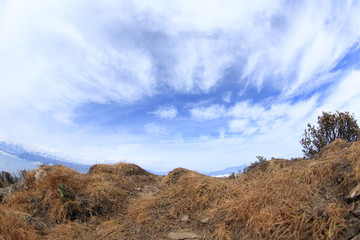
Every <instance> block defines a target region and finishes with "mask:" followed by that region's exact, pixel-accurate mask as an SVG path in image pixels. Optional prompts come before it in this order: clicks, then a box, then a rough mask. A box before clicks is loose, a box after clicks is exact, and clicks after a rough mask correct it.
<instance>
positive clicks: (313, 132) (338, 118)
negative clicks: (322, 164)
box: [300, 111, 360, 158]
mask: <svg viewBox="0 0 360 240" xmlns="http://www.w3.org/2000/svg"><path fill="white" fill-rule="evenodd" d="M322 114H323V115H322V116H318V121H317V123H318V126H317V127H316V128H315V126H314V125H311V124H310V123H309V124H308V128H307V129H305V132H304V138H303V139H301V141H300V143H301V145H302V146H303V148H304V149H303V153H304V156H305V157H306V158H313V157H315V156H316V155H317V154H318V153H319V151H320V150H321V149H322V148H323V147H324V146H326V145H327V144H329V143H331V142H333V141H334V140H336V139H338V138H342V139H344V140H345V141H348V142H355V141H357V140H358V139H359V136H360V130H359V126H358V124H357V123H356V120H355V118H354V115H350V114H349V112H339V111H336V113H335V114H331V112H328V113H327V112H323V113H322Z"/></svg>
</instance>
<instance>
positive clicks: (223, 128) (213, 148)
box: [0, 0, 360, 171]
mask: <svg viewBox="0 0 360 240" xmlns="http://www.w3.org/2000/svg"><path fill="white" fill-rule="evenodd" d="M359 12H360V1H351V0H339V1H330V0H329V1H300V0H299V1H280V0H271V1H270V0H261V1H260V0H254V1H245V0H157V1H150V0H148V1H145V0H92V1H88V0H62V1H47V0H0V141H6V142H8V143H15V144H20V145H23V146H24V147H25V148H26V149H28V150H29V151H41V152H46V153H51V154H53V155H55V156H60V157H63V158H66V159H67V160H68V161H72V162H77V163H84V164H95V163H116V162H127V163H135V164H138V165H140V166H141V167H143V168H146V169H151V170H154V171H169V170H172V169H174V168H176V167H185V168H188V169H192V170H197V171H213V170H219V169H224V168H226V167H230V166H240V165H243V164H249V163H251V162H254V161H255V160H256V158H255V157H256V156H265V157H266V158H268V159H269V158H271V157H275V158H291V157H302V156H303V154H302V147H301V144H300V143H299V141H300V140H301V138H302V134H303V132H304V129H305V128H306V125H307V123H312V124H315V123H316V120H317V116H319V115H321V113H322V111H332V112H335V111H336V110H339V111H349V112H350V113H354V114H355V118H356V119H360V118H359V117H360V60H359V59H360V14H359Z"/></svg>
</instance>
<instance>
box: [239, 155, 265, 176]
mask: <svg viewBox="0 0 360 240" xmlns="http://www.w3.org/2000/svg"><path fill="white" fill-rule="evenodd" d="M256 159H257V161H255V162H253V163H251V164H250V165H249V166H247V167H245V168H244V169H243V171H242V173H247V172H249V171H251V170H253V169H254V168H256V167H257V166H259V165H260V164H261V163H263V162H265V161H266V158H265V157H264V156H256Z"/></svg>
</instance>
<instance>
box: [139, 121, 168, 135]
mask: <svg viewBox="0 0 360 240" xmlns="http://www.w3.org/2000/svg"><path fill="white" fill-rule="evenodd" d="M144 127H145V131H146V132H147V133H149V134H152V135H164V134H167V133H168V131H167V129H166V127H164V126H161V125H159V124H156V123H148V124H146V125H145V126H144Z"/></svg>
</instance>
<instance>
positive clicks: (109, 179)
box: [0, 140, 360, 240]
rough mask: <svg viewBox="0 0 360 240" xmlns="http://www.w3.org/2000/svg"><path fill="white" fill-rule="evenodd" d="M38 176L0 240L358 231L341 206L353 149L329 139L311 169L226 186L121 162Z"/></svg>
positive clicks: (258, 170) (270, 167)
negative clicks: (173, 233) (186, 232)
mask: <svg viewBox="0 0 360 240" xmlns="http://www.w3.org/2000/svg"><path fill="white" fill-rule="evenodd" d="M41 170H42V171H43V173H44V174H43V177H42V178H41V179H38V180H36V179H35V176H36V175H37V172H36V171H39V170H34V171H32V172H29V173H27V174H26V176H25V179H24V184H25V186H26V188H22V189H21V190H17V191H16V192H15V193H14V194H12V195H11V196H10V197H9V198H5V199H4V200H3V202H1V203H0V222H1V223H2V224H0V239H90V240H91V239H94V240H95V239H166V236H167V234H169V233H170V232H171V231H178V230H189V231H195V232H198V233H201V234H202V235H203V239H218V240H220V239H225V240H228V239H349V238H351V237H352V236H354V235H356V234H357V233H359V231H360V220H359V217H358V214H359V213H358V212H357V208H358V207H359V205H360V202H359V198H360V197H356V196H355V197H354V198H350V197H349V194H350V192H351V191H352V190H353V189H354V188H355V187H356V186H357V187H359V186H360V185H359V186H358V184H359V183H360V143H359V142H356V143H352V144H351V143H345V142H344V141H341V140H338V141H336V142H334V143H332V144H330V145H329V146H327V147H326V148H324V149H323V150H322V151H321V152H320V154H319V157H318V158H317V159H313V160H302V159H300V160H299V159H297V160H296V161H290V160H284V159H274V160H270V161H266V162H262V163H261V164H259V166H257V167H255V168H254V169H252V170H251V171H249V172H247V173H245V174H242V175H240V176H238V177H237V178H235V179H218V178H212V177H208V176H204V175H201V174H199V173H196V172H193V171H189V170H186V169H181V168H179V169H175V170H173V171H172V172H170V173H169V174H168V175H167V176H165V177H160V176H156V175H153V174H151V173H148V172H146V171H145V170H143V169H141V168H140V167H138V166H136V165H133V164H125V163H119V164H115V165H103V164H102V165H95V166H93V167H91V168H90V170H89V173H88V174H80V173H78V172H75V171H73V170H71V169H68V168H65V167H62V166H54V167H50V166H43V167H42V168H41ZM59 186H62V188H64V189H67V190H68V191H70V192H71V194H69V195H67V193H63V192H61V190H59V188H61V187H59ZM64 194H65V195H64ZM356 194H357V193H355V195H356ZM359 195H360V187H359Z"/></svg>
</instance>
